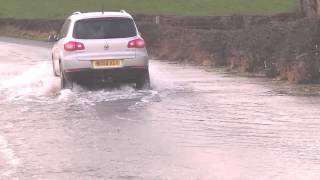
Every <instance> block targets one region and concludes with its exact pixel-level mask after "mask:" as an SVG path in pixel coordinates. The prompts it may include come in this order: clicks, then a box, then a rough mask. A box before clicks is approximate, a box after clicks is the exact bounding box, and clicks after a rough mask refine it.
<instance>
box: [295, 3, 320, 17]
mask: <svg viewBox="0 0 320 180" xmlns="http://www.w3.org/2000/svg"><path fill="white" fill-rule="evenodd" d="M300 5H301V11H302V13H303V14H304V15H305V16H307V17H315V16H320V0H300Z"/></svg>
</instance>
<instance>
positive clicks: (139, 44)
mask: <svg viewBox="0 0 320 180" xmlns="http://www.w3.org/2000/svg"><path fill="white" fill-rule="evenodd" d="M144 47H145V43H144V40H143V39H135V40H132V41H130V42H129V43H128V48H144Z"/></svg>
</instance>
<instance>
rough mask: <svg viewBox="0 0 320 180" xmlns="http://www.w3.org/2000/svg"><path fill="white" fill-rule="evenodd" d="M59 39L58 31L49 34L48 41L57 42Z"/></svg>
mask: <svg viewBox="0 0 320 180" xmlns="http://www.w3.org/2000/svg"><path fill="white" fill-rule="evenodd" d="M59 39H60V38H59V35H58V34H56V33H52V34H50V35H49V36H48V42H57V41H59Z"/></svg>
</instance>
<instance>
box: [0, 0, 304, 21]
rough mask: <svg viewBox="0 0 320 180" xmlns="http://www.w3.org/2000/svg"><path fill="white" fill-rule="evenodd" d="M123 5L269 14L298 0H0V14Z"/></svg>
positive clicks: (41, 14) (135, 9)
mask: <svg viewBox="0 0 320 180" xmlns="http://www.w3.org/2000/svg"><path fill="white" fill-rule="evenodd" d="M102 2H104V3H105V10H106V11H118V10H120V9H126V10H127V11H128V12H130V13H133V14H171V15H190V16H207V15H233V14H244V15H259V14H261V15H270V14H276V13H283V12H289V11H294V10H296V9H297V8H298V0H0V4H1V6H0V17H15V18H50V19H59V18H64V17H66V16H68V15H69V14H70V13H72V12H74V11H82V12H87V11H100V10H101V4H102Z"/></svg>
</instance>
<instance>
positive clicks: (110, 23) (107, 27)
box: [73, 18, 137, 39]
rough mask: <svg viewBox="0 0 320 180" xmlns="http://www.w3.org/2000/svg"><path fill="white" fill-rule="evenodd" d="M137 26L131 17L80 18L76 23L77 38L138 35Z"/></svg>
mask: <svg viewBox="0 0 320 180" xmlns="http://www.w3.org/2000/svg"><path fill="white" fill-rule="evenodd" d="M136 35H137V32H136V28H135V25H134V23H133V20H132V19H129V18H99V19H85V20H79V21H77V22H76V23H75V27H74V31H73V37H74V38H76V39H112V38H128V37H133V36H136Z"/></svg>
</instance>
